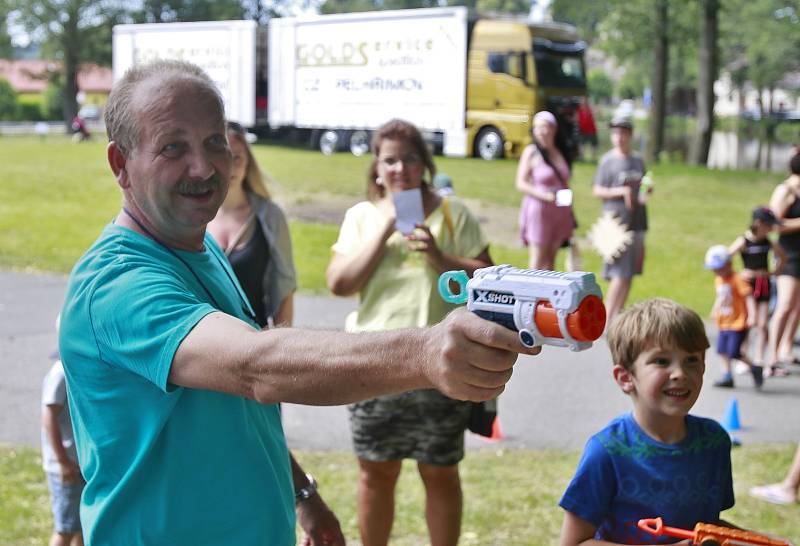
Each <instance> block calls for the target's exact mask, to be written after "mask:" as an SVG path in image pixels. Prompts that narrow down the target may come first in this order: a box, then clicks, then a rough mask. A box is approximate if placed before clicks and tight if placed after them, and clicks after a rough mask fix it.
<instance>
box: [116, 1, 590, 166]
mask: <svg viewBox="0 0 800 546" xmlns="http://www.w3.org/2000/svg"><path fill="white" fill-rule="evenodd" d="M113 36H114V41H113V63H114V69H113V72H114V77H115V79H118V78H119V77H121V76H122V74H123V73H124V71H125V70H126V69H127V68H128V67H130V66H133V65H134V64H136V63H140V62H143V61H147V60H150V59H154V58H171V59H185V60H188V61H191V62H193V63H195V64H198V65H200V66H201V67H202V68H204V69H205V70H206V71H207V72H208V73H209V75H210V76H211V78H212V79H213V80H214V81H215V82H216V83H217V85H218V86H219V87H220V89H221V90H222V94H223V96H224V98H225V107H226V112H227V115H228V117H229V119H232V120H235V121H238V122H240V123H242V124H244V125H245V126H247V127H254V128H257V129H262V130H263V129H267V128H271V129H273V130H277V131H283V130H287V131H290V132H294V133H300V134H301V135H302V136H303V137H305V138H307V139H308V141H309V142H310V143H311V145H312V146H315V147H317V146H318V147H319V148H320V149H321V150H322V151H323V152H326V153H330V152H333V151H336V150H344V149H350V150H351V151H352V152H353V153H356V154H361V153H364V152H366V151H367V150H368V144H369V140H370V138H371V131H372V130H374V129H376V128H377V127H379V126H380V125H381V124H383V123H384V122H386V121H388V120H389V119H391V118H404V119H407V120H409V121H411V122H413V123H415V124H416V125H417V126H418V127H420V129H422V131H423V134H424V135H425V136H426V137H427V138H428V140H429V141H430V142H432V143H433V145H434V147H435V148H436V149H437V150H441V151H443V152H444V153H445V154H447V155H454V156H467V155H475V156H479V157H483V158H484V159H494V158H497V157H502V156H504V155H505V156H516V155H518V154H519V153H520V152H521V151H522V149H523V148H524V147H525V145H526V144H528V143H529V142H530V141H531V124H532V120H533V115H534V114H535V113H536V112H538V111H539V110H543V109H548V110H551V111H553V112H554V113H555V114H556V116H558V117H559V118H560V120H561V121H563V122H564V123H565V126H566V127H567V134H568V135H569V134H571V133H570V129H569V127H570V125H571V123H572V122H571V120H572V117H573V113H574V110H575V108H576V106H577V104H578V102H579V100H580V98H581V97H582V96H583V95H585V94H586V79H585V75H584V63H583V54H584V49H585V44H584V43H583V42H582V41H580V39H579V38H578V35H577V33H576V32H575V29H574V27H571V26H569V25H562V24H558V23H549V24H537V23H532V22H530V21H528V20H525V19H521V18H518V17H517V18H515V17H505V18H497V17H488V16H482V15H479V14H475V13H473V12H471V11H469V10H467V8H465V7H449V8H424V9H406V10H393V11H375V12H362V13H347V14H335V15H314V16H303V17H285V18H274V19H271V20H270V22H269V25H268V27H267V28H264V27H259V26H257V25H256V24H255V23H254V22H252V21H221V22H203V23H161V24H145V25H118V26H116V27H114V34H113Z"/></svg>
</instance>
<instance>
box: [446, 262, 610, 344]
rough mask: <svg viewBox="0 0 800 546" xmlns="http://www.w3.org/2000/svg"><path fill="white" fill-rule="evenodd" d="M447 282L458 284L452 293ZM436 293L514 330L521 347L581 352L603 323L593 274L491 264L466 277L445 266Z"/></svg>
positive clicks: (601, 330)
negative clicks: (555, 348)
mask: <svg viewBox="0 0 800 546" xmlns="http://www.w3.org/2000/svg"><path fill="white" fill-rule="evenodd" d="M451 281H452V282H454V283H456V284H458V286H459V293H458V294H453V292H452V291H451V287H450V282H451ZM439 293H440V294H441V296H442V298H443V299H444V300H445V301H447V302H450V303H465V302H466V304H467V309H469V310H470V311H472V312H473V313H475V314H476V315H478V316H480V317H481V318H484V319H486V320H491V321H492V322H496V323H498V324H502V325H503V326H505V327H506V328H508V329H510V330H514V331H515V332H519V340H520V341H521V342H522V344H523V345H525V346H526V347H536V346H539V345H555V346H557V347H569V348H570V349H572V350H573V351H582V350H584V349H588V348H589V347H591V346H592V342H593V341H594V340H596V339H597V338H599V337H600V336H601V335H602V334H603V329H604V328H605V325H606V308H605V307H604V306H603V293H602V291H601V290H600V286H599V285H598V284H597V281H595V278H594V274H593V273H585V272H581V271H576V272H572V273H560V272H556V271H544V270H538V269H517V268H516V267H511V266H510V265H496V266H492V267H484V268H482V269H478V270H476V271H475V274H474V275H473V277H472V279H470V278H469V277H468V276H467V274H466V272H464V271H447V272H445V273H442V275H441V276H440V277H439Z"/></svg>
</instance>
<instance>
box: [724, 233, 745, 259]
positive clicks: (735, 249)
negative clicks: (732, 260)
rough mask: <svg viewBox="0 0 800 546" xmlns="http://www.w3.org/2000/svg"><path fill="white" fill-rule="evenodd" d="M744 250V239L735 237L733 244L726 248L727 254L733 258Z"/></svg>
mask: <svg viewBox="0 0 800 546" xmlns="http://www.w3.org/2000/svg"><path fill="white" fill-rule="evenodd" d="M743 248H744V237H737V238H736V240H735V241H734V242H732V243H731V246H729V247H728V254H730V255H731V256H733V255H734V254H738V253H739V252H741V251H742V249H743Z"/></svg>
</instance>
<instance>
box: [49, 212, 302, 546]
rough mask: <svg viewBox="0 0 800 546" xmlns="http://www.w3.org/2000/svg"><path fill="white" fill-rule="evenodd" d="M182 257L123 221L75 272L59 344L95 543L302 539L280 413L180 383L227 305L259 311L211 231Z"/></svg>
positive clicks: (84, 519)
mask: <svg viewBox="0 0 800 546" xmlns="http://www.w3.org/2000/svg"><path fill="white" fill-rule="evenodd" d="M175 253H176V254H177V255H178V256H180V259H178V258H176V257H175V255H173V254H171V253H170V252H169V251H167V250H166V249H165V248H164V247H162V246H160V245H159V244H158V243H156V242H155V241H153V240H151V239H149V238H147V237H144V236H142V235H140V234H138V233H135V232H133V231H131V230H129V229H126V228H124V227H121V226H117V225H113V224H112V225H109V226H107V227H106V228H105V230H104V231H103V233H102V235H101V236H100V237H99V238H98V240H97V241H96V242H95V243H94V245H93V246H92V248H91V249H90V250H89V251H88V252H87V253H86V254H85V255H84V256H83V257H82V258H81V259H80V260H79V261H78V263H77V264H76V266H75V268H74V269H73V271H72V274H71V276H70V280H69V284H68V287H67V295H66V301H65V303H64V307H63V311H62V313H61V331H60V336H59V338H60V349H61V357H62V361H63V363H64V370H65V372H66V376H67V388H68V391H69V405H70V411H71V414H72V420H73V426H74V429H75V439H76V445H77V448H78V460H79V462H80V466H81V470H82V472H83V475H84V477H85V479H86V488H85V490H84V492H83V497H82V499H81V523H82V525H83V531H84V537H85V538H86V541H87V544H92V545H95V546H99V545H113V546H120V545H128V544H130V545H142V544H192V545H211V544H215V545H216V544H246V545H248V546H253V545H263V546H272V545H280V546H290V545H291V546H293V545H294V544H295V513H294V494H293V487H292V481H291V469H290V466H289V454H288V450H287V448H286V441H285V438H284V435H283V429H282V427H281V421H280V412H279V407H278V406H277V405H275V404H272V405H262V404H258V403H256V402H254V401H252V400H247V399H244V398H241V397H238V396H232V395H229V394H223V393H220V392H213V391H208V390H201V389H190V388H184V387H179V386H176V385H173V384H170V383H169V382H168V381H167V379H168V377H169V372H170V367H171V365H172V359H173V356H174V355H175V352H176V350H177V349H178V346H179V345H180V344H181V342H182V341H183V339H184V338H185V337H186V335H187V334H188V333H189V332H190V331H191V330H192V329H193V328H194V327H195V325H196V324H197V323H198V322H199V321H200V320H201V319H202V318H203V317H205V316H206V315H208V314H209V313H213V312H215V311H217V310H218V308H217V306H219V310H221V311H223V312H225V313H228V314H230V315H233V316H236V317H238V318H240V319H242V320H244V321H248V319H247V318H246V313H245V311H244V310H243V308H249V306H248V304H247V302H246V300H244V299H243V298H244V296H243V294H242V292H241V288H240V287H239V285H238V283H237V282H236V280H235V279H236V277H235V276H234V274H233V272H232V271H231V268H230V265H229V264H228V262H227V260H226V259H225V256H224V255H223V254H222V252H221V250H220V248H219V247H218V246H217V245H216V243H214V241H213V239H211V237H210V236H208V235H206V238H205V249H204V250H203V251H201V252H184V251H179V250H175ZM181 259H182V260H183V261H181ZM193 272H194V273H193ZM195 274H196V275H197V277H195ZM198 278H199V279H200V282H198V280H197V279H198ZM204 287H205V288H204ZM248 322H249V321H248ZM250 324H251V325H253V323H252V322H250ZM253 326H254V329H255V325H253Z"/></svg>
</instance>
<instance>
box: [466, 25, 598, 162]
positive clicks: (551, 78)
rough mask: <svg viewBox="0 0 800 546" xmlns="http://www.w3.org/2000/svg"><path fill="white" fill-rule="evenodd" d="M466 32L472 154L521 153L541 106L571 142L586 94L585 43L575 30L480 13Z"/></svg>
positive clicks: (467, 124) (468, 143)
mask: <svg viewBox="0 0 800 546" xmlns="http://www.w3.org/2000/svg"><path fill="white" fill-rule="evenodd" d="M469 30H470V32H469V35H468V36H469V43H468V56H467V102H466V106H467V108H466V130H467V149H468V150H469V151H471V152H472V155H474V156H477V157H482V158H484V159H496V158H500V157H503V156H506V157H517V156H519V154H520V153H521V151H522V149H523V148H524V147H525V146H526V145H528V144H529V143H530V142H531V123H532V120H533V115H534V114H535V113H536V112H538V111H540V110H550V111H552V112H553V113H554V114H556V116H557V117H558V118H559V121H560V122H561V123H563V127H565V129H566V131H567V133H568V135H567V137H568V139H569V140H570V141H571V142H574V140H575V138H576V134H575V133H576V129H575V120H574V114H575V110H576V108H577V106H578V104H579V101H580V99H581V97H583V96H584V95H586V77H585V70H584V60H583V55H584V51H585V49H586V44H585V43H584V42H582V41H581V40H580V39H579V36H578V34H577V32H576V30H575V28H574V27H572V26H571V25H566V24H562V23H531V22H529V21H527V20H523V19H512V18H507V19H502V18H487V17H480V16H479V17H477V18H474V19H471V20H470V29H469Z"/></svg>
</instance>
